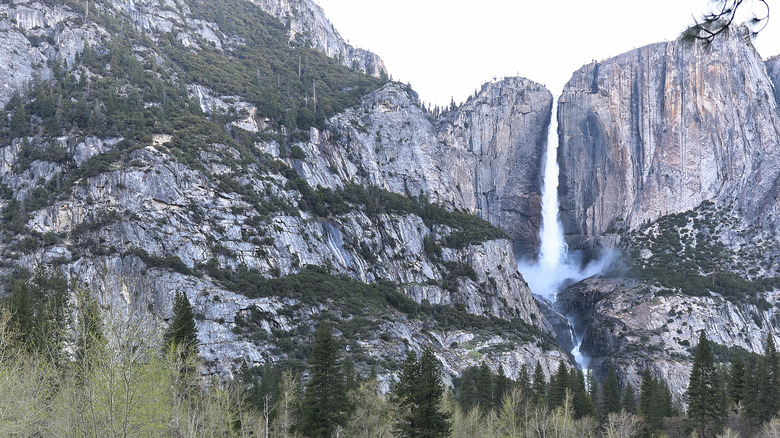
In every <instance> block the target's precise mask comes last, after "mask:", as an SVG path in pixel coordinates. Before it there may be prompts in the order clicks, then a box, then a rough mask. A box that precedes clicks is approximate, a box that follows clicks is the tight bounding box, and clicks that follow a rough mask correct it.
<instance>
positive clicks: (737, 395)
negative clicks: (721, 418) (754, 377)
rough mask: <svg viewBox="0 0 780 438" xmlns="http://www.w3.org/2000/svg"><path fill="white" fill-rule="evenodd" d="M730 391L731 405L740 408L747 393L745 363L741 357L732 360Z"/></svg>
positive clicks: (737, 356) (736, 356)
mask: <svg viewBox="0 0 780 438" xmlns="http://www.w3.org/2000/svg"><path fill="white" fill-rule="evenodd" d="M728 389H729V399H730V400H731V403H732V404H733V405H734V406H735V407H738V406H739V405H740V403H741V402H742V394H743V393H744V392H745V361H744V359H742V356H741V355H735V356H734V358H733V359H732V360H731V369H730V370H729V385H728Z"/></svg>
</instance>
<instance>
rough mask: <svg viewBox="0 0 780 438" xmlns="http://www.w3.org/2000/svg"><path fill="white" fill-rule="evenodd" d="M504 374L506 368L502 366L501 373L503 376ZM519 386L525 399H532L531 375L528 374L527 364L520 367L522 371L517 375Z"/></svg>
mask: <svg viewBox="0 0 780 438" xmlns="http://www.w3.org/2000/svg"><path fill="white" fill-rule="evenodd" d="M503 372H504V367H503V366H502V367H501V373H502V374H503ZM517 386H518V387H519V388H520V390H521V391H522V392H523V396H524V397H531V375H530V374H529V373H528V367H526V366H525V364H523V365H522V366H521V367H520V371H519V372H518V373H517ZM496 406H498V405H496Z"/></svg>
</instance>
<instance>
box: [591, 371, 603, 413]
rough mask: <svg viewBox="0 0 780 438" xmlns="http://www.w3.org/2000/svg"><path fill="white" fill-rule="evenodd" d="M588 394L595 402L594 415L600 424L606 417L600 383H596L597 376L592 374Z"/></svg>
mask: <svg viewBox="0 0 780 438" xmlns="http://www.w3.org/2000/svg"><path fill="white" fill-rule="evenodd" d="M588 392H589V393H590V399H591V401H592V402H593V414H594V415H595V417H596V419H597V420H598V421H599V422H602V421H604V420H605V419H606V418H605V417H606V416H605V415H604V409H603V403H602V397H601V391H600V390H599V382H598V381H596V376H595V375H594V374H593V373H592V372H589V373H588Z"/></svg>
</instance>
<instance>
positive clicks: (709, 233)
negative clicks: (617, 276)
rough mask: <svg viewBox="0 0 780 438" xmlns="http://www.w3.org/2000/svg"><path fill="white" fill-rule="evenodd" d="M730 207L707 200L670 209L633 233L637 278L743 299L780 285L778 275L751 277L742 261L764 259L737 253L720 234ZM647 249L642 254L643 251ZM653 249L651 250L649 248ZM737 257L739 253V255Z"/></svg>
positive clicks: (700, 293) (690, 292) (692, 292)
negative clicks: (687, 208)
mask: <svg viewBox="0 0 780 438" xmlns="http://www.w3.org/2000/svg"><path fill="white" fill-rule="evenodd" d="M728 214H729V212H728V210H727V209H716V208H715V207H714V204H713V203H711V202H704V203H702V205H701V206H699V207H698V208H697V209H696V210H694V211H689V212H684V213H677V214H672V215H667V216H663V217H661V218H659V219H658V220H657V221H655V222H654V223H651V224H647V225H645V226H644V227H642V228H640V229H639V230H636V231H634V232H632V233H630V234H629V236H628V243H627V249H628V253H629V254H630V256H631V270H632V273H633V274H634V276H636V278H639V279H641V280H645V281H649V282H652V283H655V284H657V285H658V286H660V287H663V288H667V289H671V290H676V291H679V292H681V293H683V294H686V295H691V296H709V294H710V293H711V292H714V293H717V294H720V295H722V296H723V297H725V298H726V299H728V300H732V301H743V300H749V299H751V296H753V295H755V294H756V293H759V292H764V291H769V290H773V289H777V288H780V277H778V276H774V277H763V278H762V277H756V276H752V278H749V277H747V275H745V274H738V273H736V272H735V271H744V269H741V268H740V262H746V263H760V262H761V256H760V255H759V254H757V253H756V254H753V253H750V254H746V255H745V256H746V258H745V259H744V260H741V261H738V262H736V263H735V261H734V260H735V257H734V254H732V252H731V251H730V250H728V249H727V248H726V247H725V245H723V243H721V242H720V241H719V240H718V236H719V235H720V232H719V230H720V229H721V228H720V226H721V225H720V223H721V222H724V221H727V220H728V218H727V217H728ZM643 250H644V251H645V252H646V254H644V255H643V254H642V251H643ZM647 251H649V252H647ZM737 260H739V259H737Z"/></svg>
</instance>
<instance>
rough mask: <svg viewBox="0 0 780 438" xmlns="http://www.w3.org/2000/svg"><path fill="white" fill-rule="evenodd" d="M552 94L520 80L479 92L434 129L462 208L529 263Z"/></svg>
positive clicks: (533, 250)
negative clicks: (495, 231) (502, 234)
mask: <svg viewBox="0 0 780 438" xmlns="http://www.w3.org/2000/svg"><path fill="white" fill-rule="evenodd" d="M552 102H553V99H552V94H551V93H550V92H549V91H548V90H547V89H546V88H544V87H543V86H542V85H539V84H537V83H534V82H531V81H529V80H527V79H523V78H507V79H505V80H502V81H498V82H490V83H487V84H485V85H483V86H482V89H481V90H480V91H479V93H477V95H476V96H475V97H474V98H472V99H470V100H468V101H467V102H466V103H465V104H463V105H462V106H461V107H460V108H458V109H457V111H453V112H452V113H450V114H447V115H446V116H445V117H444V118H443V119H442V120H440V121H439V122H438V123H437V126H436V132H437V136H438V138H439V140H440V141H441V142H442V143H443V144H444V146H445V147H444V148H443V150H442V156H443V160H444V166H443V168H444V169H446V172H448V173H449V174H450V175H451V178H452V180H453V181H454V182H455V183H456V188H457V189H458V192H459V193H460V194H461V196H462V197H463V205H464V207H465V208H468V209H469V211H473V212H475V213H476V214H478V215H479V216H480V217H482V218H483V219H485V220H487V221H489V222H490V223H492V224H494V225H496V226H498V227H500V228H501V229H503V230H505V231H506V232H507V233H508V234H509V236H510V237H511V238H512V241H513V242H514V243H515V251H516V255H517V256H518V257H519V258H523V259H534V258H535V257H536V251H537V250H538V248H539V228H540V227H541V204H540V197H541V180H542V177H541V169H542V168H543V167H544V166H543V160H544V150H545V145H546V142H547V128H548V127H549V126H550V114H551V113H552Z"/></svg>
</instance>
